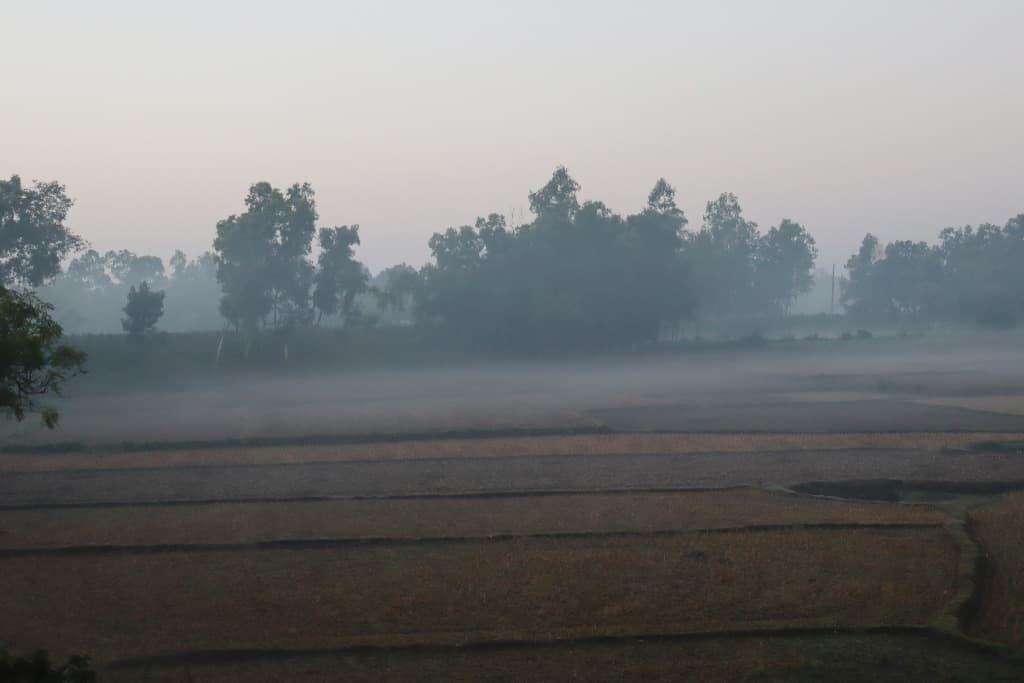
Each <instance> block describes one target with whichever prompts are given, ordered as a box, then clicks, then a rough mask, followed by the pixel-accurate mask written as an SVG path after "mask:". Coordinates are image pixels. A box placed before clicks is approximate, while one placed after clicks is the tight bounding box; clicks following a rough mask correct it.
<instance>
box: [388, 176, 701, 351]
mask: <svg viewBox="0 0 1024 683" xmlns="http://www.w3.org/2000/svg"><path fill="white" fill-rule="evenodd" d="M578 190H579V185H578V183H576V181H575V180H573V179H572V177H571V176H570V175H569V174H568V171H566V169H565V168H558V169H556V170H555V172H554V174H553V175H552V177H551V180H550V181H549V182H548V183H547V184H546V185H545V186H544V187H542V188H541V189H540V190H538V191H536V192H533V193H531V194H530V206H531V209H532V210H533V213H534V220H533V222H532V223H527V224H524V225H519V226H509V225H508V224H507V222H506V219H505V217H504V216H502V215H500V214H491V215H489V216H487V217H486V218H479V219H477V221H476V224H475V225H474V226H463V227H461V228H459V229H454V228H450V229H448V230H447V231H445V232H444V233H438V234H435V235H434V236H433V237H432V238H431V239H430V248H431V252H432V254H433V262H432V263H430V264H428V265H427V266H426V267H424V268H423V270H422V271H421V273H420V276H421V282H420V283H419V286H418V287H417V289H416V296H415V309H416V315H417V320H418V322H419V323H420V324H421V325H423V326H426V327H431V328H434V329H436V330H439V331H441V332H443V333H444V334H445V335H446V336H447V337H448V338H450V339H452V340H458V341H460V342H463V343H469V344H471V345H473V346H477V347H479V348H492V349H495V348H496V349H501V348H504V349H518V350H544V349H559V348H561V349H571V348H576V349H578V348H588V347H601V346H614V345H621V344H632V343H637V342H643V341H647V340H651V339H653V338H655V337H656V336H657V334H658V331H659V329H660V326H661V324H662V323H663V322H672V321H675V320H678V319H679V318H680V317H681V316H683V315H685V314H686V312H687V310H688V305H689V302H688V300H687V298H686V296H685V287H686V285H685V282H686V273H687V267H686V263H685V261H684V259H683V255H682V246H683V234H684V227H685V225H686V219H685V216H684V215H683V213H682V211H681V210H680V209H678V207H677V206H676V205H675V200H674V190H672V188H671V186H669V185H668V183H666V182H665V181H664V180H661V181H659V183H658V185H657V186H656V187H655V189H654V191H652V193H651V196H650V198H649V204H648V206H647V208H646V209H645V210H644V211H643V212H641V213H640V214H637V215H635V216H629V217H627V218H623V217H621V216H619V215H616V214H614V213H613V212H612V211H611V210H609V209H608V208H607V207H606V206H605V205H604V204H602V203H601V202H593V201H592V202H585V203H582V204H581V203H580V201H579V199H578V197H577V192H578ZM406 277H408V276H406ZM409 279H410V280H411V278H409Z"/></svg>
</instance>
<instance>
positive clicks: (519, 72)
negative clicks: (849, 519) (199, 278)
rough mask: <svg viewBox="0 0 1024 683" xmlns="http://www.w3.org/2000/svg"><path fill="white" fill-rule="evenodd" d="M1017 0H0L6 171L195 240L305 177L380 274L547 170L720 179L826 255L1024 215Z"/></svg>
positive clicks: (100, 234)
mask: <svg viewBox="0 0 1024 683" xmlns="http://www.w3.org/2000/svg"><path fill="white" fill-rule="evenodd" d="M1022 26H1024V0H1005V1H1003V0H975V1H974V2H969V1H968V0H961V1H957V2H952V1H947V0H902V1H901V0H887V1H870V0H850V1H838V0H836V1H828V0H815V1H811V0H808V1H797V0H792V1H783V0H777V1H775V2H769V1H767V0H764V1H761V2H753V1H750V2H741V1H738V0H737V1H732V2H729V1H724V0H708V1H706V2H696V1H695V2H682V1H676V2H669V1H654V0H651V1H649V2H642V1H637V0H634V1H632V2H627V1H622V2H601V1H598V0H589V1H578V2H577V1H569V0H565V1H559V0H546V1H541V2H532V1H531V2H526V1H512V0H507V1H506V2H487V1H485V0H476V1H472V2H470V1H467V2H441V1H436V2H427V1H425V0H424V1H419V2H408V1H397V0H396V1H393V2H382V1H374V0H362V1H360V2H342V1H338V2H312V1H310V2H295V1H293V2H256V1H253V0H248V1H246V2H217V1H216V0H205V1H204V2H164V3H155V2H138V1H137V0H136V1H132V2H129V1H124V2H114V1H101V0H90V1H89V2H79V1H68V2H47V1H45V0H24V1H22V2H16V1H15V0H0V63H2V64H3V67H2V71H0V73H2V75H0V86H2V87H0V175H2V176H4V177H7V176H10V175H11V174H15V173H17V174H19V175H21V176H22V178H23V179H25V180H30V179H40V180H59V181H60V182H62V183H64V184H66V185H67V188H68V192H69V194H70V195H71V196H73V197H74V198H75V199H76V200H77V203H76V206H75V208H74V209H73V210H72V214H71V216H70V220H69V225H70V226H71V227H72V228H73V229H74V230H75V231H76V232H78V233H79V234H81V235H82V236H83V237H85V238H86V239H88V240H90V241H91V242H92V243H93V245H94V246H95V247H96V248H97V249H100V250H101V251H102V250H106V249H111V248H128V249H131V250H133V251H137V252H140V253H155V254H157V255H160V256H164V257H167V256H169V255H170V253H171V252H172V251H173V250H174V249H175V248H181V249H184V250H185V251H187V252H188V253H189V254H190V255H194V254H196V253H197V252H199V251H202V250H205V249H208V248H209V247H210V244H211V242H212V240H213V236H214V227H215V224H216V222H217V220H219V219H220V218H223V217H225V216H227V215H228V214H231V213H237V212H239V211H241V210H242V199H243V197H244V195H245V192H246V189H247V188H248V186H249V185H250V184H251V183H252V182H255V181H259V180H268V181H270V182H272V183H274V184H275V185H278V186H284V185H288V184H291V183H292V182H296V181H309V182H310V183H312V184H313V186H314V188H315V189H316V192H317V199H318V203H319V208H320V215H321V225H325V226H326V225H336V224H349V223H359V224H361V226H362V231H361V235H362V237H363V246H362V248H361V249H360V252H359V255H360V257H361V258H362V259H363V261H364V262H365V263H366V264H367V265H368V266H370V267H371V269H373V270H374V271H376V270H379V269H380V268H382V267H385V266H387V265H390V264H392V263H396V262H399V261H407V262H409V263H413V264H416V265H418V264H420V263H423V262H424V261H425V260H426V259H427V257H428V249H427V246H426V243H427V239H428V238H429V236H430V234H431V233H433V232H435V231H437V230H441V229H443V228H445V227H447V226H450V225H460V224H464V223H471V222H472V221H473V219H474V218H475V217H476V216H477V215H482V214H486V213H489V212H492V211H497V212H501V213H506V214H508V213H509V212H510V211H511V210H515V211H516V213H517V218H518V217H519V215H520V214H521V212H522V211H523V210H524V209H525V207H526V206H527V198H526V195H527V193H528V192H529V191H530V190H531V189H536V188H537V187H539V186H540V185H542V184H543V183H544V182H545V181H546V180H547V178H548V177H549V175H550V173H551V171H552V170H553V169H554V167H555V166H556V165H559V164H564V165H566V166H567V167H568V168H569V170H570V172H571V173H572V174H573V175H574V176H575V177H576V179H577V180H578V181H579V182H580V183H581V184H582V186H583V190H582V196H583V198H584V199H601V200H603V201H605V202H606V203H607V204H608V205H609V206H610V207H611V208H612V209H614V210H616V211H621V212H632V211H636V210H638V209H639V208H640V206H641V205H642V203H643V201H644V199H645V197H646V194H647V192H648V190H649V189H650V188H651V186H652V185H653V184H654V182H655V180H656V179H657V178H658V177H659V176H665V177H666V178H667V179H668V180H669V182H671V183H672V184H673V185H675V187H676V188H677V190H678V191H679V201H680V204H681V205H682V206H683V208H684V209H685V210H686V212H687V215H688V217H689V218H690V227H692V228H696V227H698V226H699V225H700V215H701V213H702V210H703V206H704V203H705V202H706V201H707V200H709V199H711V198H713V197H715V196H717V195H718V194H719V193H721V192H723V191H731V192H735V193H736V194H737V195H738V196H739V198H740V202H741V204H742V205H743V207H744V209H745V213H746V214H747V215H748V217H750V218H752V219H753V220H756V221H758V222H759V223H760V224H761V226H762V228H767V227H768V226H769V225H774V224H777V223H778V221H779V220H780V219H781V218H784V217H786V218H792V219H794V220H797V221H799V222H801V223H803V224H804V225H805V226H806V227H807V228H808V229H809V230H810V231H811V233H812V234H813V235H814V236H815V238H816V239H817V241H818V244H819V248H820V250H821V252H822V258H821V259H820V260H819V264H820V265H822V266H824V267H827V266H828V264H830V263H832V262H837V263H839V264H840V265H841V264H842V262H843V261H845V259H846V257H847V256H848V255H849V254H850V253H851V252H852V251H854V250H855V249H856V246H857V244H858V243H859V241H860V239H861V237H862V236H863V234H864V233H865V232H867V231H872V232H874V233H876V234H877V235H879V236H880V237H881V238H882V239H883V240H890V239H897V238H909V239H925V240H933V239H934V238H935V235H936V233H937V232H938V231H939V229H941V228H942V227H944V226H946V225H962V224H965V223H971V224H977V223H979V222H986V221H989V222H995V223H999V224H1002V223H1004V222H1005V221H1006V219H1008V218H1009V217H1011V216H1012V215H1015V214H1017V213H1021V212H1024V40H1021V28H1022Z"/></svg>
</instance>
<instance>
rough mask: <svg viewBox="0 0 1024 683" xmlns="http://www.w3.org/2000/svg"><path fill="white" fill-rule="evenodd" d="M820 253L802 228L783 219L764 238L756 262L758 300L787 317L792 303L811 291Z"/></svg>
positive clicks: (759, 246)
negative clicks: (779, 310)
mask: <svg viewBox="0 0 1024 683" xmlns="http://www.w3.org/2000/svg"><path fill="white" fill-rule="evenodd" d="M817 256H818V249H817V247H815V245H814V238H813V237H811V235H810V233H808V232H807V231H806V230H805V229H804V227H803V226H802V225H800V224H799V223H796V222H794V221H791V220H789V219H784V220H783V221H782V222H781V223H779V225H778V227H773V228H771V229H770V230H769V231H768V234H766V235H764V236H763V237H761V239H760V241H759V243H758V245H757V258H756V260H755V265H756V273H755V283H756V287H755V289H756V291H757V293H758V296H759V297H760V298H762V300H763V301H764V302H765V303H766V304H767V305H768V306H769V307H772V308H776V309H781V310H782V312H784V313H786V314H788V313H789V309H790V306H792V304H793V300H794V299H796V297H798V296H799V295H801V294H803V293H804V292H807V291H810V289H811V285H812V284H813V283H814V260H815V259H816V258H817Z"/></svg>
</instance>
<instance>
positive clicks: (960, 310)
mask: <svg viewBox="0 0 1024 683" xmlns="http://www.w3.org/2000/svg"><path fill="white" fill-rule="evenodd" d="M1022 263H1024V214H1020V215H1018V216H1016V217H1014V218H1011V219H1010V220H1008V221H1007V222H1006V224H1005V225H1004V226H1001V227H1000V226H998V225H992V224H988V223H986V224H983V225H979V226H978V227H977V228H973V227H971V226H969V225H968V226H964V227H960V228H946V229H945V230H942V231H941V232H940V233H939V241H938V243H937V244H934V245H929V244H927V243H925V242H911V241H896V242H891V243H889V244H887V245H885V247H884V248H883V247H882V245H881V244H880V243H879V241H878V238H877V237H875V236H874V235H871V234H868V235H866V236H865V237H864V240H863V242H861V246H860V249H859V250H858V251H857V253H856V254H854V255H853V256H851V257H850V260H849V261H847V263H846V271H847V280H846V281H845V282H844V283H843V287H842V302H843V305H844V306H845V308H846V310H847V312H848V315H851V316H854V317H856V318H857V319H860V320H865V321H869V322H876V323H887V322H897V321H904V320H908V319H909V320H915V321H924V322H959V323H971V324H976V325H982V326H986V327H995V328H1011V327H1015V326H1016V325H1017V322H1018V321H1019V319H1020V318H1021V315H1022V314H1024V268H1022V267H1021V264H1022Z"/></svg>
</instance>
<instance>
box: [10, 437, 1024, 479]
mask: <svg viewBox="0 0 1024 683" xmlns="http://www.w3.org/2000/svg"><path fill="white" fill-rule="evenodd" d="M979 441H1024V433H1021V432H909V433H847V434H843V433H833V434H780V433H765V434H735V433H706V434H701V433H693V434H659V433H637V434H585V435H575V436H523V437H505V438H467V439H428V440H409V441H404V440H399V441H379V442H371V443H325V444H304V445H293V446H287V445H286V446H282V445H267V446H232V447H219V448H218V447H203V448H173V447H167V448H160V449H156V450H145V449H142V450H130V451H116V450H114V451H97V452H91V451H88V452H81V453H74V452H72V453H0V472H38V471H58V470H87V469H131V468H153V467H196V466H212V465H274V464H296V463H312V462H352V461H363V460H368V461H375V462H379V461H386V460H416V459H439V458H504V457H509V456H544V455H565V456H571V455H601V454H611V455H635V454H658V453H665V454H697V453H755V452H756V453H766V452H782V451H784V452H793V451H832V450H861V449H882V450H928V451H938V450H942V449H949V448H961V447H963V446H965V445H967V444H969V443H972V442H979Z"/></svg>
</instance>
